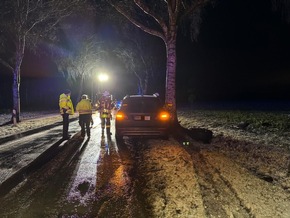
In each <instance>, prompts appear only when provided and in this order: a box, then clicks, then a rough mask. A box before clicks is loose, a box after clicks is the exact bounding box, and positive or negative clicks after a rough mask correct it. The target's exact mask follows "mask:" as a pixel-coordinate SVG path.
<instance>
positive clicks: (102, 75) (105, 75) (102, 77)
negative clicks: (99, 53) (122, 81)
mask: <svg viewBox="0 0 290 218" xmlns="http://www.w3.org/2000/svg"><path fill="white" fill-rule="evenodd" d="M98 77H99V80H100V82H105V81H107V80H108V79H109V77H108V75H107V74H99V76H98Z"/></svg>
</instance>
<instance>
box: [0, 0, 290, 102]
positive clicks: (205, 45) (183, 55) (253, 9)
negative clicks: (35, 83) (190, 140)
mask: <svg viewBox="0 0 290 218" xmlns="http://www.w3.org/2000/svg"><path fill="white" fill-rule="evenodd" d="M101 26H102V25H101ZM104 26H105V28H107V29H109V28H108V27H107V26H106V25H103V26H102V28H103V29H104ZM103 29H101V28H96V30H97V31H103ZM108 32H110V31H107V33H108ZM70 34H71V33H70ZM111 37H112V36H111ZM112 38H117V37H112ZM156 42H158V43H163V42H162V41H161V40H159V39H157V40H154V43H156ZM156 48H159V50H158V51H154V54H153V55H155V56H158V58H160V60H161V61H160V64H161V66H159V67H158V68H157V69H158V72H160V75H158V76H157V77H155V79H154V81H153V82H151V88H150V91H152V92H155V91H157V92H162V91H164V90H165V88H164V80H165V69H166V66H165V59H164V58H165V54H164V51H165V49H164V45H161V46H160V45H159V46H156ZM289 51H290V24H287V23H286V22H285V21H283V19H282V18H281V16H280V14H279V13H277V12H273V10H272V9H271V1H270V0H234V1H233V0H220V1H218V3H217V4H216V5H215V7H213V8H212V7H208V9H207V10H206V11H205V13H204V16H203V22H202V24H201V28H200V34H199V36H198V38H197V41H192V40H191V39H190V36H189V35H188V34H187V35H184V34H183V33H182V31H181V28H180V32H179V33H178V41H177V84H176V85H177V91H176V94H177V102H178V103H180V104H183V103H186V102H187V101H188V96H189V94H190V93H193V94H194V96H195V98H196V100H197V101H240V100H243V101H244V100H267V101H268V100H269V101H271V100H283V101H289V99H290V61H288V59H289V55H288V53H289ZM162 55H163V56H164V57H162ZM162 60H164V62H163V61H162ZM3 72H5V70H4V71H3V70H1V75H3ZM5 75H7V73H6V74H5ZM22 76H23V78H24V79H23V82H26V83H29V82H27V80H29V78H30V77H52V76H53V77H55V76H59V74H58V73H57V69H56V66H55V65H54V64H53V63H52V62H51V60H49V58H48V57H45V58H40V57H35V56H33V55H29V54H28V53H26V56H25V59H24V62H23V66H22ZM122 79H123V80H122V81H121V83H122V84H124V85H125V86H126V87H131V86H132V85H130V84H129V83H130V81H129V78H122ZM58 80H60V79H59V77H58ZM42 82H43V81H42ZM134 82H136V80H135V81H134ZM60 83H63V81H60ZM125 83H127V84H125ZM160 84H162V87H160ZM7 85H8V84H7V83H5V87H6V86H7ZM158 85H159V86H158ZM9 86H10V84H9ZM44 86H46V85H44ZM48 86H49V85H48ZM113 86H114V87H115V88H118V87H119V88H120V87H122V85H118V79H117V78H116V77H115V83H114V84H113ZM21 87H22V89H24V90H26V92H28V91H27V87H26V84H22V85H21ZM132 87H133V86H132ZM3 88H4V87H3V86H2V88H1V89H3ZM56 90H57V91H59V90H61V88H60V87H58V88H57V89H56ZM9 92H10V91H9ZM117 92H118V91H117ZM126 94H129V93H126ZM9 95H10V93H9V94H7V96H9ZM22 95H23V94H22ZM50 95H53V94H52V93H51V94H50ZM0 97H1V96H0ZM23 102H24V103H25V101H22V103H23ZM0 106H1V105H0Z"/></svg>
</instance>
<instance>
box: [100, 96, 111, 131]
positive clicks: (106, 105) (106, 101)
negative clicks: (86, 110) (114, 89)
mask: <svg viewBox="0 0 290 218" xmlns="http://www.w3.org/2000/svg"><path fill="white" fill-rule="evenodd" d="M113 108H114V104H113V101H112V95H111V94H110V93H109V92H108V91H105V92H104V93H103V94H102V96H101V98H100V99H99V101H98V108H97V109H98V111H99V113H100V118H101V127H102V135H103V134H104V129H105V128H106V132H107V134H108V135H111V134H112V133H111V130H110V128H111V119H112V114H111V112H112V109H113Z"/></svg>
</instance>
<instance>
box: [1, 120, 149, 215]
mask: <svg viewBox="0 0 290 218" xmlns="http://www.w3.org/2000/svg"><path fill="white" fill-rule="evenodd" d="M94 121H95V124H94V126H93V127H92V129H91V138H87V137H85V138H84V139H82V138H81V137H80V132H79V131H80V127H79V125H78V121H73V122H71V123H70V127H69V131H70V134H72V135H73V137H72V138H71V139H70V140H69V141H61V140H60V138H61V133H62V126H61V125H58V126H54V127H52V128H50V129H47V130H42V131H41V132H36V133H33V134H30V135H27V136H24V137H19V138H18V139H14V140H12V141H8V142H4V143H2V144H0V175H1V177H0V194H1V195H0V204H1V210H0V217H148V216H147V215H148V214H146V210H145V208H143V207H144V206H143V203H142V200H141V199H142V196H139V192H138V190H137V188H136V187H138V184H137V182H138V179H137V178H136V177H135V176H136V175H135V174H134V158H133V156H132V155H133V154H132V152H131V151H130V150H129V149H127V146H126V144H125V143H122V144H117V143H116V141H115V138H114V128H112V129H111V132H112V136H110V135H107V134H106V133H105V134H104V135H102V132H101V127H100V121H99V118H98V117H97V115H94ZM112 126H114V122H112Z"/></svg>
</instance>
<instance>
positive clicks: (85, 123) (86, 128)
mask: <svg viewBox="0 0 290 218" xmlns="http://www.w3.org/2000/svg"><path fill="white" fill-rule="evenodd" d="M91 119H92V115H91V114H80V116H79V124H80V126H81V135H82V136H83V137H84V136H85V135H86V132H87V136H88V137H90V136H91V129H90V123H91Z"/></svg>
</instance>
